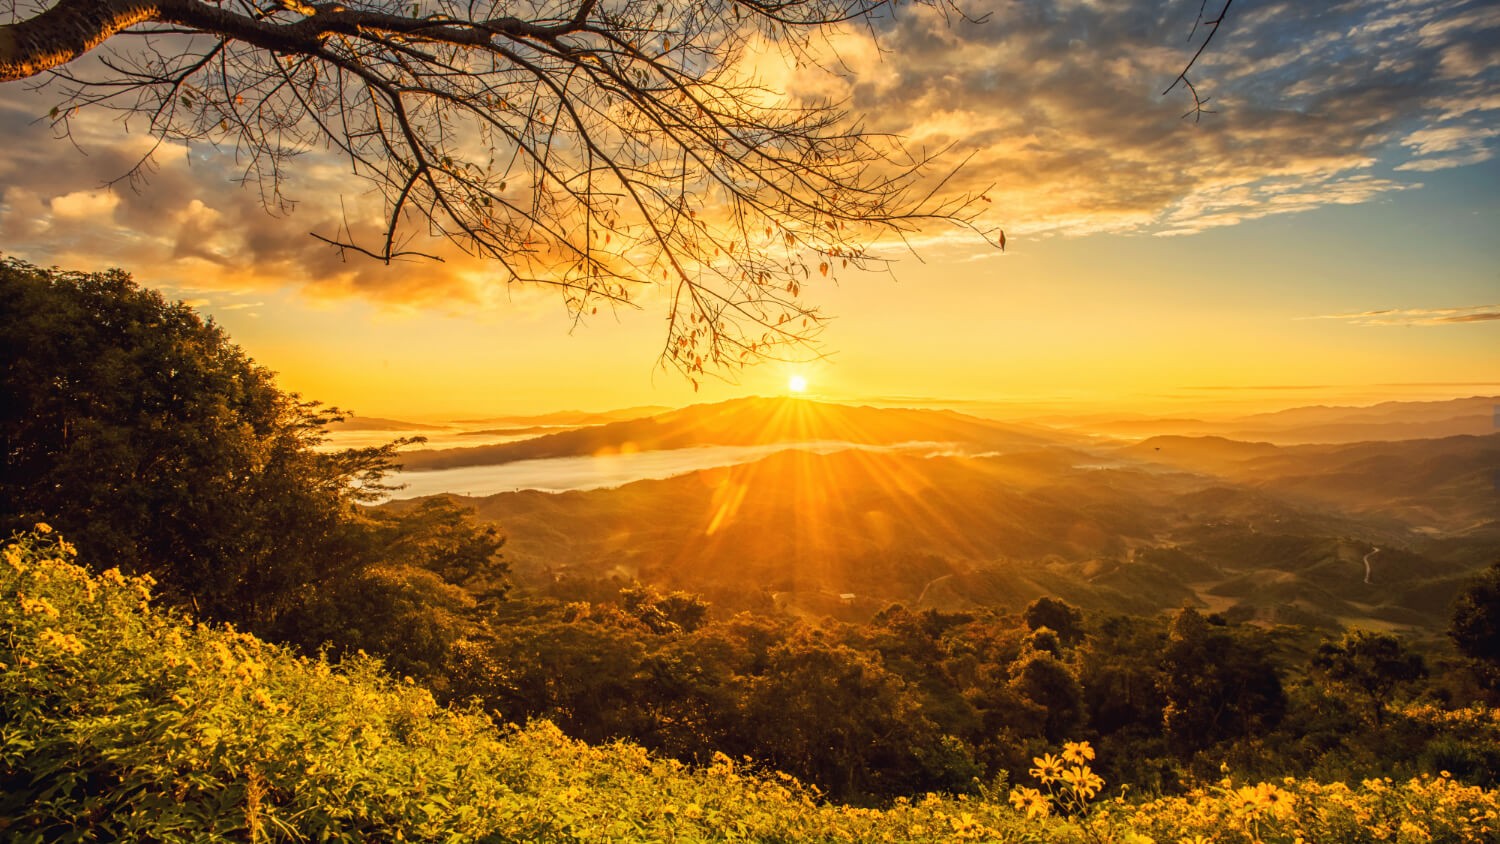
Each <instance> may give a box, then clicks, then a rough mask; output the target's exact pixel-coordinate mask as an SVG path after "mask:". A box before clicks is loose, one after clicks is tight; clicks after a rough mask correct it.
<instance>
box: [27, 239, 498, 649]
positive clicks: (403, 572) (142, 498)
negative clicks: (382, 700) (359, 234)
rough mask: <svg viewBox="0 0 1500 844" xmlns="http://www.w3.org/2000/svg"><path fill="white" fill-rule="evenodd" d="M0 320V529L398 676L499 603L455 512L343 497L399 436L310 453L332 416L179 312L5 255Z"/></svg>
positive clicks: (152, 297) (103, 282) (365, 487)
mask: <svg viewBox="0 0 1500 844" xmlns="http://www.w3.org/2000/svg"><path fill="white" fill-rule="evenodd" d="M0 312H3V313H4V314H5V315H6V316H5V319H4V320H3V321H0V530H4V529H16V528H21V527H25V526H29V525H30V524H31V523H32V522H35V521H47V522H50V523H52V524H55V525H57V526H58V527H59V528H61V529H62V530H64V531H65V532H66V534H67V535H68V536H70V537H73V538H74V541H76V542H77V544H78V546H79V547H80V548H81V549H82V550H83V551H84V554H85V557H86V558H89V559H108V560H111V561H113V562H114V563H115V564H116V565H118V566H119V567H120V568H121V569H123V570H124V571H126V572H128V573H132V574H149V575H151V576H153V577H154V578H156V579H157V580H158V581H159V582H160V584H161V588H162V590H163V592H164V593H165V594H167V595H168V596H170V597H171V598H173V599H174V600H175V601H176V602H177V603H180V604H183V605H186V606H191V607H193V608H195V610H196V611H197V612H199V613H200V614H201V615H203V616H205V617H208V618H214V619H219V620H224V621H232V622H235V623H237V624H240V625H242V626H244V627H247V628H249V629H253V630H256V631H259V632H262V633H265V634H267V635H271V636H275V637H278V638H281V639H284V640H288V641H294V642H298V643H300V644H303V645H305V646H307V647H309V648H316V647H318V646H319V645H321V644H323V643H324V642H333V643H335V644H336V645H337V646H339V648H340V650H354V649H357V648H366V649H369V650H371V651H379V652H382V653H387V654H396V655H398V657H397V658H398V659H399V660H404V664H403V666H402V667H403V668H407V669H409V670H411V671H412V672H413V673H422V674H431V673H432V672H434V671H436V667H437V666H438V665H439V664H440V663H441V661H442V656H443V654H442V652H443V650H444V649H445V647H446V646H447V644H449V643H451V641H452V640H454V639H456V637H457V635H458V634H459V633H461V632H462V625H461V624H458V623H457V621H456V620H455V617H456V616H459V615H463V614H464V613H468V612H470V611H471V610H472V608H473V606H474V604H475V601H490V602H493V601H494V600H497V599H498V598H500V597H502V596H503V595H504V589H505V583H504V576H505V569H504V567H503V566H501V565H499V564H497V563H496V561H495V554H496V552H497V551H498V549H499V547H500V540H499V538H498V537H497V536H496V535H495V532H494V530H493V529H491V528H487V527H479V526H477V525H475V523H474V522H473V520H472V518H471V516H470V514H469V513H468V512H467V511H463V510H460V509H459V508H457V507H455V506H453V505H452V504H451V503H448V502H432V503H428V504H424V505H422V506H419V507H417V508H415V509H413V510H411V511H409V512H407V513H405V514H402V515H394V514H386V513H371V512H369V511H367V510H366V509H365V508H363V507H361V506H360V505H361V504H363V503H368V502H370V501H373V500H375V499H376V498H377V497H378V496H379V495H380V494H381V493H383V492H385V491H387V490H389V489H390V488H389V487H388V486H386V485H385V484H384V480H383V479H384V476H385V474H386V473H387V472H389V471H390V470H392V469H393V468H394V467H395V465H396V464H395V460H396V452H397V449H398V448H399V447H400V446H402V445H404V444H406V443H407V442H410V441H406V440H398V441H396V442H393V443H390V444H388V445H385V446H379V447H375V448H360V449H344V450H337V451H330V450H326V449H324V448H323V446H324V444H325V432H324V426H325V425H326V424H327V423H329V422H330V421H333V420H335V419H339V418H341V417H340V414H339V411H338V410H336V409H332V408H328V409H325V408H322V407H321V406H320V405H319V404H318V403H317V402H311V401H305V400H303V399H301V398H300V397H299V396H297V395H296V394H291V393H284V392H282V391H280V390H279V389H277V387H276V385H275V382H274V381H273V378H272V373H270V372H269V371H267V370H266V369H264V368H263V367H260V366H258V365H256V364H255V363H254V361H252V360H251V359H250V358H248V357H247V356H246V355H245V354H244V353H243V352H242V351H241V350H240V349H239V348H238V347H237V346H235V345H234V344H233V343H231V342H230V340H229V338H228V336H227V335H225V333H224V332H223V331H222V330H221V329H220V328H219V327H218V326H216V325H214V324H213V323H212V322H205V321H204V320H202V319H200V318H199V316H198V315H197V314H196V313H195V312H194V311H193V310H192V309H191V308H189V307H188V306H186V305H184V304H182V303H175V304H174V303H169V302H167V301H166V300H165V299H163V298H162V296H161V295H160V294H159V293H157V292H155V291H151V290H146V289H142V288H140V287H138V286H137V285H136V284H135V282H133V281H132V280H131V279H130V277H129V276H128V275H126V274H124V273H122V272H119V271H110V272H106V273H94V274H88V273H70V272H58V271H49V270H41V269H38V268H36V267H32V266H30V265H27V264H25V263H23V262H20V261H17V260H15V259H5V260H3V261H0ZM448 583H452V584H457V585H461V586H463V587H464V588H465V589H467V590H469V594H468V595H465V594H462V593H458V592H457V591H456V590H455V589H454V588H453V587H451V586H449V585H446V584H448ZM386 613H389V615H390V620H389V622H387V621H386V620H385V619H382V618H381V614H386ZM387 625H388V626H387Z"/></svg>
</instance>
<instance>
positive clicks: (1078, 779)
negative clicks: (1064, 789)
mask: <svg viewBox="0 0 1500 844" xmlns="http://www.w3.org/2000/svg"><path fill="white" fill-rule="evenodd" d="M1062 781H1063V782H1065V783H1067V785H1068V787H1069V788H1071V789H1073V791H1074V793H1076V794H1078V795H1079V796H1080V797H1082V798H1084V799H1085V800H1092V799H1093V798H1094V795H1096V794H1098V793H1099V789H1101V788H1103V787H1104V778H1103V777H1101V776H1099V775H1098V774H1096V773H1094V772H1093V771H1091V770H1089V769H1088V768H1087V767H1085V766H1083V765H1074V766H1073V767H1071V768H1068V769H1067V770H1065V771H1063V772H1062Z"/></svg>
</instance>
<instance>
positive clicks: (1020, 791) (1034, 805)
mask: <svg viewBox="0 0 1500 844" xmlns="http://www.w3.org/2000/svg"><path fill="white" fill-rule="evenodd" d="M1010 805H1012V806H1014V807H1016V811H1018V812H1025V813H1026V817H1028V818H1036V817H1042V818H1045V817H1047V816H1048V815H1050V814H1051V813H1052V806H1051V804H1049V803H1048V802H1047V798H1046V797H1044V796H1042V793H1041V792H1040V791H1037V790H1036V789H1034V788H1027V787H1025V786H1021V787H1019V788H1013V789H1011V791H1010Z"/></svg>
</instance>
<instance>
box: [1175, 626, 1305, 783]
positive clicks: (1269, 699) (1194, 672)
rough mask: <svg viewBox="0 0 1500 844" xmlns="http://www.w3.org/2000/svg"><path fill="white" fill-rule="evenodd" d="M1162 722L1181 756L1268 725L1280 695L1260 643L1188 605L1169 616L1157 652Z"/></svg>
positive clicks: (1282, 703)
mask: <svg viewBox="0 0 1500 844" xmlns="http://www.w3.org/2000/svg"><path fill="white" fill-rule="evenodd" d="M1159 677H1160V682H1161V691H1162V695H1163V697H1164V698H1165V700H1166V708H1165V710H1164V711H1163V722H1164V725H1165V727H1166V735H1167V737H1168V738H1169V739H1170V740H1171V741H1172V744H1173V746H1174V747H1176V748H1177V749H1178V752H1179V753H1181V754H1182V755H1184V756H1186V755H1190V754H1191V753H1193V752H1195V751H1197V750H1201V749H1203V748H1206V747H1209V746H1210V745H1212V744H1214V743H1215V742H1218V741H1221V740H1224V739H1228V738H1237V737H1243V736H1248V735H1252V734H1255V733H1258V732H1261V731H1263V730H1265V729H1267V728H1269V727H1271V726H1274V725H1275V724H1276V723H1277V722H1278V721H1280V720H1281V717H1282V715H1283V714H1284V713H1285V711H1286V694H1285V691H1284V690H1283V689H1282V685H1281V679H1280V676H1279V675H1278V674H1277V672H1276V668H1275V666H1274V665H1273V664H1272V662H1271V660H1270V657H1269V655H1268V654H1267V653H1266V650H1265V648H1264V646H1263V645H1261V644H1260V643H1258V642H1257V641H1255V640H1254V639H1253V638H1248V637H1243V636H1239V635H1236V634H1235V633H1233V632H1231V631H1230V630H1228V629H1225V628H1223V627H1219V626H1216V625H1214V624H1213V623H1212V622H1211V621H1210V619H1208V618H1205V617H1204V616H1203V615H1202V614H1200V613H1199V612H1197V611H1196V610H1193V609H1184V610H1182V611H1180V612H1179V613H1178V614H1177V617H1176V618H1174V619H1173V620H1172V624H1171V627H1170V629H1169V634H1168V637H1167V646H1166V650H1165V652H1164V653H1163V655H1162V663H1161V674H1160V675H1159Z"/></svg>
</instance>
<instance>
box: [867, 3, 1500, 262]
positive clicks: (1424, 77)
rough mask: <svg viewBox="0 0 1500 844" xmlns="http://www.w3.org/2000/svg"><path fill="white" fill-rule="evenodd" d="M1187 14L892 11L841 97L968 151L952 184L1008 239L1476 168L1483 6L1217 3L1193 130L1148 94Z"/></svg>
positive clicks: (1286, 201)
mask: <svg viewBox="0 0 1500 844" xmlns="http://www.w3.org/2000/svg"><path fill="white" fill-rule="evenodd" d="M1191 5H1192V4H1181V5H1179V4H1160V3H1148V2H1145V0H1118V2H1109V3H1092V2H1089V3H1085V2H1016V3H1010V4H1006V5H1004V6H1002V7H1000V8H997V9H996V10H995V11H994V15H993V17H992V18H991V19H990V20H989V21H988V22H987V23H985V24H983V25H971V24H959V25H957V26H954V27H952V28H949V27H948V25H947V23H946V22H945V21H943V20H942V19H941V18H940V17H939V16H937V15H935V14H931V13H923V12H922V11H920V10H906V12H905V14H904V15H903V17H901V19H900V20H899V21H897V22H896V23H894V24H892V25H891V26H889V27H888V30H889V31H888V32H887V33H885V34H884V35H885V38H884V41H885V43H884V46H885V47H886V48H887V50H888V52H886V53H884V54H883V55H881V56H880V57H879V59H878V61H879V62H880V63H881V64H882V67H881V69H880V72H879V73H877V74H869V75H872V76H873V78H875V79H876V80H877V81H875V82H862V81H855V82H852V83H851V84H850V89H849V90H850V92H851V94H852V96H853V98H854V102H855V105H856V108H857V109H858V110H859V111H862V112H866V113H869V114H871V115H872V120H873V121H874V124H873V125H876V126H878V127H879V128H881V129H883V130H887V131H891V132H893V133H896V134H899V135H901V136H903V137H906V138H909V139H911V140H912V141H913V142H915V143H920V144H922V145H924V146H927V147H928V148H932V147H935V146H939V145H941V144H945V143H952V144H955V145H956V146H957V147H958V149H959V150H960V151H963V152H970V151H972V152H973V154H974V158H973V159H972V161H971V164H970V166H969V168H968V173H967V177H966V179H965V180H964V184H966V185H967V186H970V187H981V188H982V187H983V186H984V185H986V184H988V183H991V182H993V183H994V187H993V188H992V189H991V190H990V191H989V196H990V197H991V198H993V199H994V201H995V208H996V209H997V210H996V213H995V216H996V218H997V219H1002V220H1003V224H1004V226H1005V228H1006V229H1007V230H1008V231H1010V232H1011V233H1013V234H1019V235H1025V234H1031V235H1037V234H1092V233H1096V232H1122V231H1124V232H1146V233H1156V234H1189V233H1193V232H1197V231H1202V230H1204V229H1208V228H1213V227H1217V226H1224V225H1235V224H1238V223H1240V222H1244V221H1247V220H1252V219H1256V218H1259V217H1264V216H1267V215H1271V214H1284V213H1295V212H1299V211H1304V210H1309V209H1312V208H1317V207H1321V206H1326V205H1337V204H1354V203H1363V202H1369V201H1372V200H1376V199H1379V198H1380V197H1382V196H1386V195H1389V194H1391V193H1393V192H1396V191H1401V190H1406V189H1410V188H1414V187H1419V186H1420V182H1418V181H1416V180H1415V178H1414V177H1415V176H1416V174H1420V173H1423V172H1430V171H1433V170H1438V169H1444V168H1448V167H1457V166H1464V165H1468V164H1474V163H1478V162H1481V161H1485V160H1488V159H1490V158H1492V157H1493V156H1494V153H1495V149H1496V146H1497V133H1496V131H1495V130H1494V128H1493V127H1494V125H1495V121H1496V117H1497V115H1500V98H1497V97H1496V95H1495V93H1494V92H1495V91H1496V89H1497V88H1496V86H1497V84H1500V46H1497V44H1500V14H1496V13H1495V8H1494V7H1493V6H1492V5H1491V4H1486V3H1484V2H1476V1H1475V0H1471V2H1460V3H1451V2H1442V1H1441V0H1416V2H1375V0H1350V2H1343V3H1338V4H1321V3H1296V2H1281V3H1266V4H1263V5H1260V6H1257V7H1255V8H1252V9H1247V10H1244V11H1241V10H1240V9H1239V8H1235V9H1234V10H1233V11H1232V12H1231V14H1230V16H1229V18H1228V21H1227V23H1226V24H1225V28H1224V31H1223V32H1221V33H1220V34H1219V36H1218V38H1217V39H1216V40H1215V42H1214V45H1213V47H1212V48H1211V49H1210V50H1209V52H1207V53H1205V54H1204V58H1203V60H1202V61H1201V62H1200V63H1199V65H1198V66H1197V67H1195V68H1194V70H1193V73H1192V79H1193V81H1194V84H1195V85H1196V86H1197V87H1198V90H1199V91H1200V94H1202V95H1204V96H1210V97H1212V98H1213V99H1212V100H1211V102H1210V104H1209V105H1210V107H1211V108H1214V109H1215V110H1216V111H1217V114H1215V115H1212V116H1209V117H1206V118H1204V119H1203V120H1202V121H1201V122H1193V121H1192V120H1186V121H1184V120H1179V119H1178V115H1179V114H1181V112H1183V111H1185V110H1186V109H1187V108H1188V106H1190V105H1191V100H1190V99H1187V98H1186V95H1185V92H1184V91H1183V90H1182V89H1181V88H1180V87H1179V88H1178V89H1177V91H1175V92H1173V93H1172V94H1171V95H1168V96H1166V97H1162V96H1161V91H1162V90H1163V89H1164V88H1166V87H1167V85H1168V84H1169V83H1170V82H1171V80H1172V79H1173V78H1174V76H1175V75H1176V73H1177V72H1178V71H1179V70H1180V69H1181V67H1182V64H1183V62H1184V61H1185V60H1186V58H1187V57H1188V56H1189V55H1190V54H1191V48H1192V45H1190V44H1188V43H1187V42H1185V41H1184V38H1185V36H1186V35H1187V32H1188V30H1189V27H1190V24H1191V18H1190V17H1188V15H1190V14H1191V11H1188V12H1186V13H1184V8H1186V7H1190V6H1191ZM1212 5H1217V4H1212ZM1200 37H1201V33H1200ZM861 55H863V54H861ZM1459 57H1467V58H1465V59H1463V60H1461V61H1460V60H1459ZM857 70H858V71H860V73H861V76H865V75H867V74H866V73H865V72H866V71H867V68H865V67H863V66H861V67H859V68H857Z"/></svg>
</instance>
